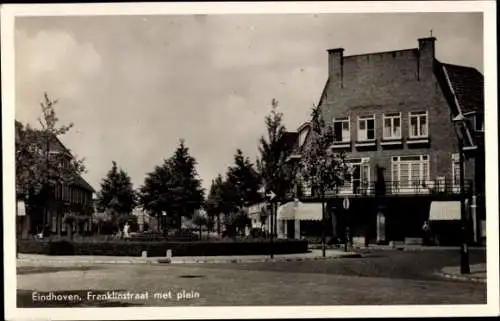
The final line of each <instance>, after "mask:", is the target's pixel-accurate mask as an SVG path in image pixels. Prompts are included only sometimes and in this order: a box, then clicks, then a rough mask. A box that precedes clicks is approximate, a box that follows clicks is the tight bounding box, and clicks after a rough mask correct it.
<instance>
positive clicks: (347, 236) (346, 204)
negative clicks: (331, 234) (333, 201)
mask: <svg viewBox="0 0 500 321" xmlns="http://www.w3.org/2000/svg"><path fill="white" fill-rule="evenodd" d="M342 207H343V208H344V212H345V224H346V228H345V247H344V251H345V252H347V251H348V248H349V242H350V239H351V235H350V233H349V232H350V231H349V223H348V222H349V217H348V211H349V207H350V201H349V198H348V197H345V198H344V200H343V201H342Z"/></svg>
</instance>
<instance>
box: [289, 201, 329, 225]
mask: <svg viewBox="0 0 500 321" xmlns="http://www.w3.org/2000/svg"><path fill="white" fill-rule="evenodd" d="M295 219H296V220H299V221H321V220H322V219H323V215H322V214H321V203H299V206H298V207H297V209H296V211H295Z"/></svg>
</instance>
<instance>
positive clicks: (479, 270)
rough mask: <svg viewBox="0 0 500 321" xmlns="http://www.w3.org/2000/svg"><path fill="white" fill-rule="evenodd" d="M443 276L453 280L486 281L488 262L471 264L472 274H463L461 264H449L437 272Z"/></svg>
mask: <svg viewBox="0 0 500 321" xmlns="http://www.w3.org/2000/svg"><path fill="white" fill-rule="evenodd" d="M436 274H438V275H439V276H441V277H444V278H447V279H453V280H461V281H471V282H479V283H486V281H487V280H486V264H485V263H481V264H473V265H471V266H470V274H461V273H460V266H447V267H444V268H442V269H441V271H439V272H437V273H436Z"/></svg>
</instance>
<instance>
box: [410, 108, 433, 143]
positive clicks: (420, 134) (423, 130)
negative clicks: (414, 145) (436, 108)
mask: <svg viewBox="0 0 500 321" xmlns="http://www.w3.org/2000/svg"><path fill="white" fill-rule="evenodd" d="M428 116H429V115H428V113H427V112H426V111H421V112H410V138H427V137H428V136H429V130H428V125H429V122H428Z"/></svg>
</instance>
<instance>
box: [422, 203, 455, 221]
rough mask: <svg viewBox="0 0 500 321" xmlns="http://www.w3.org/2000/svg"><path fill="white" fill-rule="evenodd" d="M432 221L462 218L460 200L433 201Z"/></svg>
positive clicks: (430, 214) (430, 216)
mask: <svg viewBox="0 0 500 321" xmlns="http://www.w3.org/2000/svg"><path fill="white" fill-rule="evenodd" d="M429 220H431V221H453V220H460V202H457V201H446V202H444V201H442V202H432V203H431V210H430V213H429Z"/></svg>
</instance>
